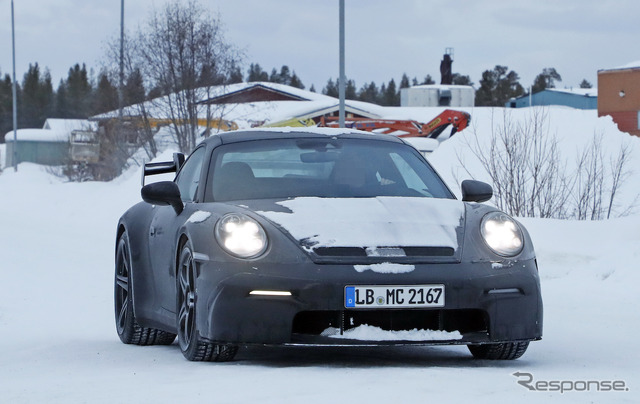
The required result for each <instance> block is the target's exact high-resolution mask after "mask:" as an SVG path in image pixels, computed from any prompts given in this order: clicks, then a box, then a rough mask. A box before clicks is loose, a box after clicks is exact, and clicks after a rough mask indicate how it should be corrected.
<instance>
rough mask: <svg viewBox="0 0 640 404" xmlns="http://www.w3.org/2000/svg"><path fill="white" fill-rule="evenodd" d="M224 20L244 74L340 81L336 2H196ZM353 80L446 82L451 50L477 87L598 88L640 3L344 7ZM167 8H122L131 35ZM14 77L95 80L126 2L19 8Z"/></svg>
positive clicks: (6, 40) (634, 27) (2, 10)
mask: <svg viewBox="0 0 640 404" xmlns="http://www.w3.org/2000/svg"><path fill="white" fill-rule="evenodd" d="M200 3H201V4H202V5H203V6H205V7H206V8H208V9H209V10H211V11H212V12H214V13H215V12H218V13H220V16H221V19H222V21H223V22H224V26H225V30H226V37H227V40H228V41H229V42H230V43H233V44H234V45H236V46H237V47H238V48H240V49H241V50H243V51H244V54H245V66H244V69H243V72H244V73H245V74H246V70H247V68H248V66H249V64H250V63H259V64H260V65H261V66H262V68H263V69H264V70H266V71H271V69H272V68H274V67H276V68H277V69H278V70H279V69H280V67H281V66H282V65H287V66H289V68H290V69H292V70H294V71H295V72H296V74H297V75H298V76H299V77H300V78H301V80H302V82H303V83H304V84H305V85H306V87H307V88H309V87H310V86H311V84H314V86H315V88H316V89H317V90H321V89H322V88H323V87H324V86H325V84H326V82H327V80H328V79H329V78H330V77H332V78H336V77H337V76H338V72H339V66H338V58H339V56H338V28H339V27H338V4H339V2H338V0H333V1H328V0H324V1H317V0H272V1H264V0H218V1H212V0H200ZM345 3H346V11H345V13H346V74H347V77H348V78H351V79H354V80H355V82H356V87H357V88H360V87H362V86H363V85H364V84H365V83H369V82H371V81H375V82H376V83H377V84H378V85H380V84H381V83H383V82H388V81H389V80H390V79H391V78H394V79H395V80H396V83H398V82H399V80H400V78H401V77H402V74H403V73H406V74H407V75H408V76H409V77H410V78H413V77H417V78H418V80H419V81H422V79H423V78H424V77H425V76H426V75H427V74H429V75H431V76H432V77H433V78H434V79H435V80H436V81H437V82H439V80H440V70H439V66H440V61H441V60H442V56H443V54H444V52H445V48H453V52H454V53H453V60H454V62H453V72H454V73H460V74H463V75H468V76H470V77H471V80H472V82H473V83H474V84H475V86H476V88H477V87H478V83H479V80H480V78H481V75H482V72H483V71H485V70H490V69H493V67H494V66H496V65H503V66H507V67H508V68H509V69H510V70H514V71H515V72H517V73H518V74H519V76H520V83H521V84H522V85H523V86H525V87H528V86H529V85H531V84H532V83H533V80H534V79H535V76H536V75H537V74H539V73H540V72H542V70H543V69H544V68H546V67H554V68H555V69H556V70H557V71H558V73H560V75H561V76H562V79H563V80H562V82H559V83H557V87H560V88H563V87H577V86H579V84H580V82H581V81H582V80H583V79H586V80H588V81H589V82H591V83H592V84H593V85H594V87H595V86H596V85H597V71H598V70H599V69H606V68H615V67H618V66H622V65H625V64H627V63H629V62H633V61H637V60H640V24H639V23H638V16H639V15H640V2H639V1H637V0H561V1H558V0H511V1H508V2H507V1H504V0H476V1H472V0H424V1H421V0H396V1H393V2H392V1H382V0H345ZM164 4H165V1H164V0H135V1H131V0H128V1H127V0H125V27H126V30H127V31H130V32H133V31H135V30H137V29H138V28H139V27H140V26H143V25H144V23H145V21H146V20H147V19H148V17H149V14H150V12H151V11H152V10H153V9H154V8H156V9H160V8H161V7H162V6H163V5H164ZM14 7H15V33H16V75H17V78H18V80H19V81H22V77H23V76H24V73H25V72H26V71H27V69H28V66H29V64H30V63H35V62H38V64H39V66H40V67H41V68H44V67H47V68H48V69H49V71H50V73H51V76H52V78H53V82H54V88H55V87H56V85H57V83H58V81H59V80H60V79H61V78H63V77H66V75H67V72H68V70H69V68H70V67H71V66H73V65H74V64H75V63H86V64H87V67H88V68H92V69H94V71H95V72H96V73H97V72H98V71H99V70H100V67H101V66H102V65H103V64H104V56H103V55H104V53H105V44H106V43H107V42H108V41H109V40H110V39H113V38H115V37H117V35H118V34H119V29H120V27H119V24H120V1H117V0H110V1H96V0H56V1H46V0H14ZM11 61H12V56H11V1H10V0H0V73H2V76H4V75H5V74H7V73H11V70H12V67H11Z"/></svg>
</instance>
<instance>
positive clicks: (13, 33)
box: [11, 0, 18, 171]
mask: <svg viewBox="0 0 640 404" xmlns="http://www.w3.org/2000/svg"><path fill="white" fill-rule="evenodd" d="M11 52H12V56H13V90H12V92H13V169H14V171H18V95H17V93H18V90H17V84H16V31H15V25H14V23H13V0H11Z"/></svg>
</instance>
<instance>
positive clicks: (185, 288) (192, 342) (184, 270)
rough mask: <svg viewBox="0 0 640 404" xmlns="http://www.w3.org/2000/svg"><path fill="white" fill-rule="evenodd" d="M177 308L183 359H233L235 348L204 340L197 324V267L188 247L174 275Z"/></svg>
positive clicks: (185, 247)
mask: <svg viewBox="0 0 640 404" xmlns="http://www.w3.org/2000/svg"><path fill="white" fill-rule="evenodd" d="M176 283H177V285H176V292H177V298H176V303H177V308H178V318H177V321H178V324H177V328H178V343H179V345H180V350H181V351H182V354H183V355H184V357H185V358H187V359H188V360H190V361H215V362H224V361H229V360H231V359H233V357H234V356H235V354H236V352H237V351H238V347H237V346H236V345H230V344H215V343H212V342H208V341H206V340H204V339H203V338H202V337H201V336H200V333H199V331H198V327H197V325H196V299H197V293H196V265H195V263H194V260H193V253H192V251H191V248H190V247H189V244H188V243H186V244H185V245H184V247H183V248H182V250H181V253H180V259H179V261H178V271H177V274H176Z"/></svg>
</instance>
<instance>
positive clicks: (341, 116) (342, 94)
mask: <svg viewBox="0 0 640 404" xmlns="http://www.w3.org/2000/svg"><path fill="white" fill-rule="evenodd" d="M345 80H346V78H345V74H344V0H340V80H339V83H338V96H339V97H340V106H339V112H338V114H339V117H338V123H339V125H340V127H341V128H344V119H345V113H344V97H345Z"/></svg>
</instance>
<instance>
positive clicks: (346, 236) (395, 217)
mask: <svg viewBox="0 0 640 404" xmlns="http://www.w3.org/2000/svg"><path fill="white" fill-rule="evenodd" d="M277 204H278V205H281V206H283V207H285V208H287V209H288V210H289V212H272V211H259V212H257V213H259V214H260V215H262V216H264V217H266V218H267V219H269V220H271V221H273V222H275V223H277V224H278V225H280V226H281V227H283V228H284V229H285V230H286V231H287V232H289V233H290V234H291V236H293V237H294V238H295V239H296V240H298V241H299V242H300V243H301V244H302V245H303V246H305V247H310V246H313V247H314V248H316V247H369V248H375V247H394V246H398V247H401V246H434V247H435V246H437V247H451V248H453V249H457V248H458V238H457V232H456V229H457V228H458V227H460V226H461V225H462V224H463V222H464V204H463V203H462V202H460V201H457V200H453V199H436V198H407V197H377V198H315V197H304V198H296V199H291V200H287V201H282V202H277Z"/></svg>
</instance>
